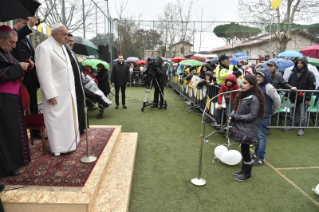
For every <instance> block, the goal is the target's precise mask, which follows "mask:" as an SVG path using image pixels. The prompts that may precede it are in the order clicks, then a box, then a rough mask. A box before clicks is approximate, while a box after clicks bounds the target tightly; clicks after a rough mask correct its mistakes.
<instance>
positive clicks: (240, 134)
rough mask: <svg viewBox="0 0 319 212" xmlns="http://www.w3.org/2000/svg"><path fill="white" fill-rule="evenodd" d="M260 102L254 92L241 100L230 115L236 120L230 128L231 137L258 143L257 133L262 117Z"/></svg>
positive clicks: (245, 141) (237, 140) (244, 141)
mask: <svg viewBox="0 0 319 212" xmlns="http://www.w3.org/2000/svg"><path fill="white" fill-rule="evenodd" d="M259 107H260V102H259V99H258V98H257V96H255V95H254V94H252V95H249V96H247V97H245V98H243V99H242V100H239V103H238V106H237V109H236V110H233V111H232V112H231V114H230V116H229V117H232V119H233V120H234V126H233V127H232V129H231V130H230V133H229V135H230V137H231V138H232V139H233V140H234V141H236V142H238V143H244V144H257V143H258V140H257V135H258V131H259V124H260V121H261V118H260V116H259Z"/></svg>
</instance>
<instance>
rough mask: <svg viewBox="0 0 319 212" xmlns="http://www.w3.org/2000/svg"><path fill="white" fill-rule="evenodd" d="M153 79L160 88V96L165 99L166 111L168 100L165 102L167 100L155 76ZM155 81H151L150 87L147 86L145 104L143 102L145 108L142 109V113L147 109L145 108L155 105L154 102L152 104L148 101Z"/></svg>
mask: <svg viewBox="0 0 319 212" xmlns="http://www.w3.org/2000/svg"><path fill="white" fill-rule="evenodd" d="M153 79H154V80H155V82H156V84H157V86H158V88H159V91H160V95H161V97H162V98H163V101H164V104H163V108H164V109H166V108H167V102H166V100H165V98H164V94H163V91H162V89H161V87H160V86H159V84H158V81H157V79H156V77H154V76H153ZM153 79H152V80H151V82H150V85H149V86H146V90H145V98H144V102H143V107H142V108H141V111H142V112H144V108H145V107H147V106H151V105H154V103H153V102H152V103H150V102H148V101H147V98H148V95H149V93H150V92H151V89H152V85H153Z"/></svg>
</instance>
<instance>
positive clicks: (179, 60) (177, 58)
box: [171, 57, 187, 63]
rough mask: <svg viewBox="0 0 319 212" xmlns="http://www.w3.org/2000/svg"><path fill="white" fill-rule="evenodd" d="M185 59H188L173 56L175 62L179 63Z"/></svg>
mask: <svg viewBox="0 0 319 212" xmlns="http://www.w3.org/2000/svg"><path fill="white" fill-rule="evenodd" d="M183 60H187V59H186V58H185V57H175V58H173V59H172V60H171V61H172V62H174V63H179V62H181V61H183Z"/></svg>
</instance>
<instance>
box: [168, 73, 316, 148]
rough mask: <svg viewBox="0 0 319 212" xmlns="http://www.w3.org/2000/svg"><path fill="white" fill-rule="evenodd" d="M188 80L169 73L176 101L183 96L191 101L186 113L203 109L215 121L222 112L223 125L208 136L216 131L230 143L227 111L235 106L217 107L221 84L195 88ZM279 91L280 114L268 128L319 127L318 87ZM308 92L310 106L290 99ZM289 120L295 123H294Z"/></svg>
mask: <svg viewBox="0 0 319 212" xmlns="http://www.w3.org/2000/svg"><path fill="white" fill-rule="evenodd" d="M188 83H189V81H187V80H185V78H184V77H182V76H181V75H175V76H173V75H172V74H170V75H169V77H168V84H169V86H170V87H172V89H171V91H172V90H174V91H175V92H176V93H177V96H176V97H175V98H174V100H177V99H184V100H188V101H190V102H191V106H190V107H189V108H188V109H187V110H186V112H187V113H189V112H191V111H201V112H202V113H204V115H206V116H207V117H209V118H211V119H212V120H216V112H220V113H221V116H220V120H221V122H220V127H216V130H215V131H213V132H212V133H210V134H209V135H207V136H206V137H205V139H207V138H208V137H210V136H212V135H213V134H215V133H219V134H222V135H223V136H224V137H225V138H227V140H228V144H229V145H230V141H229V138H228V132H229V129H230V128H231V126H230V125H229V123H228V121H227V120H226V119H225V118H224V116H225V113H224V112H226V114H230V113H231V110H232V108H231V107H227V108H223V109H222V110H221V111H219V110H218V109H216V107H217V105H216V104H215V103H216V102H217V99H216V98H214V97H216V95H218V92H219V88H220V87H219V86H217V85H213V86H210V85H205V86H203V88H202V89H201V90H198V89H195V90H194V89H193V88H190V87H189V86H188ZM277 92H278V93H279V95H280V98H281V105H280V109H279V111H277V113H276V114H274V115H273V116H272V117H271V121H270V122H269V128H282V129H284V128H289V127H291V128H302V129H306V128H310V129H316V128H319V125H318V124H317V123H318V113H319V103H316V104H315V100H316V97H317V96H319V90H298V91H297V92H293V91H291V90H289V89H277ZM309 93H310V96H311V100H310V106H307V105H305V104H304V103H303V104H301V103H298V102H297V101H294V102H290V99H291V97H292V96H293V95H294V96H295V99H297V97H298V96H299V99H301V102H305V97H306V95H307V94H308V95H309ZM198 95H199V96H198ZM284 96H286V97H287V98H288V99H287V100H285V98H284ZM300 96H302V98H300ZM181 97H182V98H181ZM224 97H225V100H226V102H231V96H230V95H228V96H226V95H224ZM213 98H214V99H213ZM211 99H213V101H209V100H211ZM227 100H228V101H227ZM207 103H208V104H207ZM296 110H297V112H296V113H294V111H296ZM302 111H304V114H303V113H302ZM290 120H291V121H290ZM290 123H291V124H292V125H291V126H290Z"/></svg>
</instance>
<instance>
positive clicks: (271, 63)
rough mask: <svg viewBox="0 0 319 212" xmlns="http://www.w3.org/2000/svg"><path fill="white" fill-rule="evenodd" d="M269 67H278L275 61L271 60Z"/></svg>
mask: <svg viewBox="0 0 319 212" xmlns="http://www.w3.org/2000/svg"><path fill="white" fill-rule="evenodd" d="M267 65H272V66H276V67H277V65H276V62H275V61H273V60H269V61H268V63H267Z"/></svg>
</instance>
